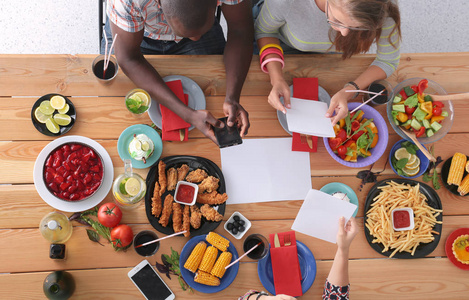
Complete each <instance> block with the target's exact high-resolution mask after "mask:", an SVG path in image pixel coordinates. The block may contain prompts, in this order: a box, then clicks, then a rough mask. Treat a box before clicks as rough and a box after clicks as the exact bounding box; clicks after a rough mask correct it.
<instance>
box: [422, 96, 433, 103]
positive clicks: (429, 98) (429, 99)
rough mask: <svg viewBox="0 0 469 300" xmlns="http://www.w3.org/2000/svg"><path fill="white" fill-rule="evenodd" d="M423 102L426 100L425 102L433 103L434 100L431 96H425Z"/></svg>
mask: <svg viewBox="0 0 469 300" xmlns="http://www.w3.org/2000/svg"><path fill="white" fill-rule="evenodd" d="M423 100H424V101H425V102H428V101H432V100H433V99H432V96H430V95H425V97H423Z"/></svg>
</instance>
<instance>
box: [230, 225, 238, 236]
mask: <svg viewBox="0 0 469 300" xmlns="http://www.w3.org/2000/svg"><path fill="white" fill-rule="evenodd" d="M231 232H232V233H233V234H234V235H236V234H238V229H236V227H235V228H233V229H231Z"/></svg>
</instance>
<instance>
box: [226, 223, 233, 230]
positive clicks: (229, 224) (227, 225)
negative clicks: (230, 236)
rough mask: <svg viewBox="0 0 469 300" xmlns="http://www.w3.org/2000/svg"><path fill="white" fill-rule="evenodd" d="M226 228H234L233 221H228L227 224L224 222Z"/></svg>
mask: <svg viewBox="0 0 469 300" xmlns="http://www.w3.org/2000/svg"><path fill="white" fill-rule="evenodd" d="M226 228H228V230H231V229H233V228H234V225H233V223H228V224H226Z"/></svg>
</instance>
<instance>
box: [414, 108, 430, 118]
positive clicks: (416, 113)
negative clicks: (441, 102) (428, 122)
mask: <svg viewBox="0 0 469 300" xmlns="http://www.w3.org/2000/svg"><path fill="white" fill-rule="evenodd" d="M412 115H413V116H414V117H415V118H416V119H417V120H419V121H422V120H423V119H425V117H426V116H427V113H426V112H424V111H423V110H421V109H420V107H417V109H416V110H415V111H414V113H413V114H412Z"/></svg>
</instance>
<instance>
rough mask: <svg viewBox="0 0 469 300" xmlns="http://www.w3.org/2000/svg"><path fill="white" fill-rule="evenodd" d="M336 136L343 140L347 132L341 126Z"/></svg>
mask: <svg viewBox="0 0 469 300" xmlns="http://www.w3.org/2000/svg"><path fill="white" fill-rule="evenodd" d="M336 137H338V138H340V139H341V140H342V141H345V140H346V139H347V132H346V131H345V129H343V128H342V129H341V130H340V131H339V133H337V136H336Z"/></svg>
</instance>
